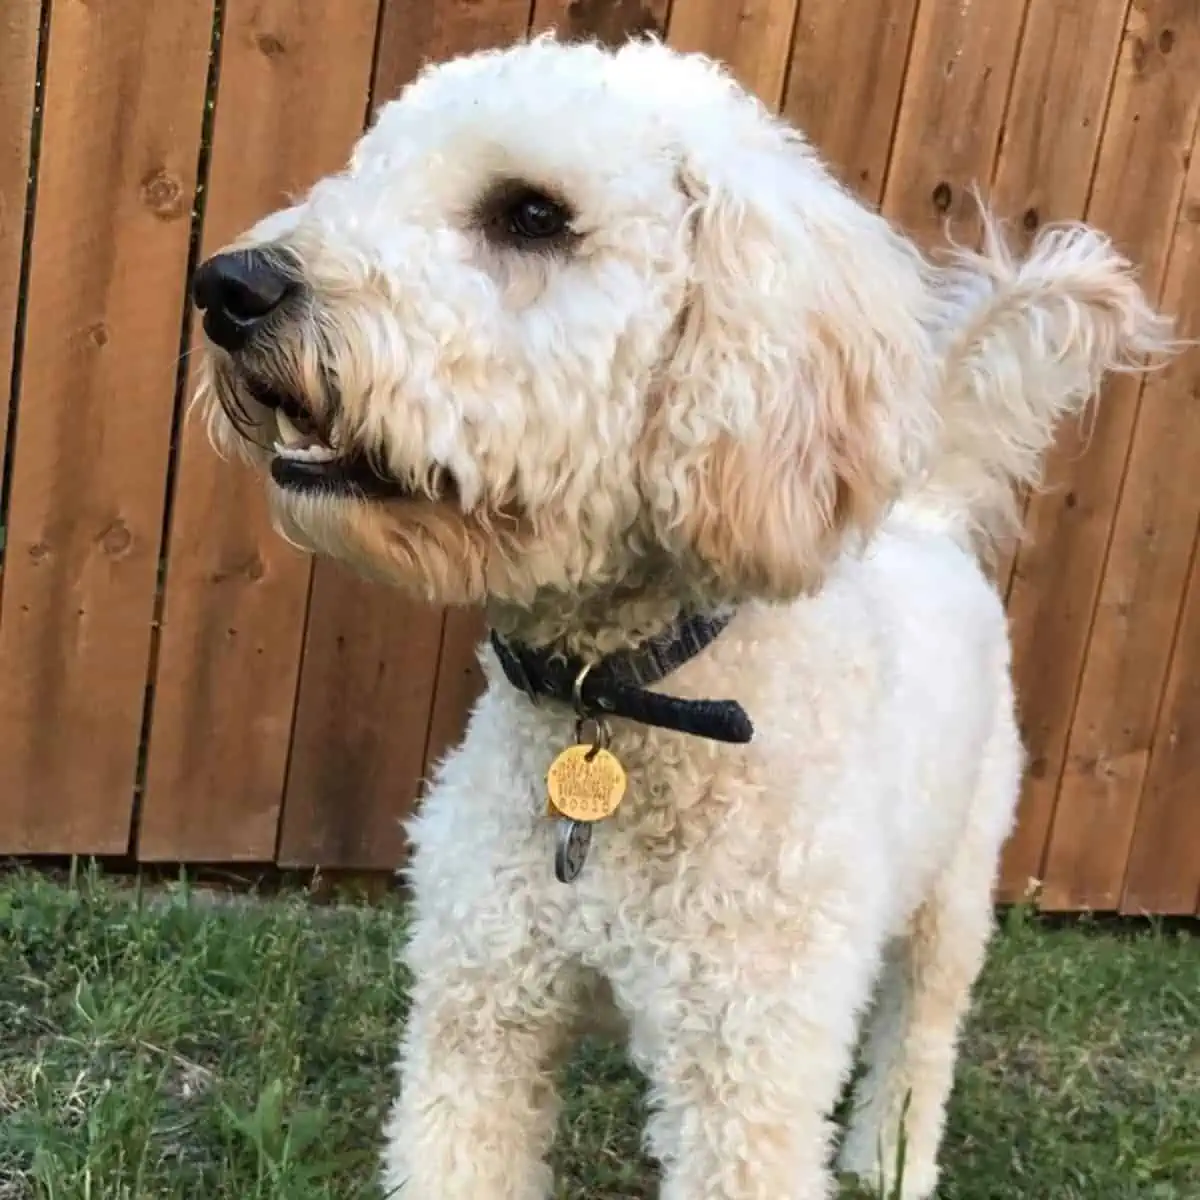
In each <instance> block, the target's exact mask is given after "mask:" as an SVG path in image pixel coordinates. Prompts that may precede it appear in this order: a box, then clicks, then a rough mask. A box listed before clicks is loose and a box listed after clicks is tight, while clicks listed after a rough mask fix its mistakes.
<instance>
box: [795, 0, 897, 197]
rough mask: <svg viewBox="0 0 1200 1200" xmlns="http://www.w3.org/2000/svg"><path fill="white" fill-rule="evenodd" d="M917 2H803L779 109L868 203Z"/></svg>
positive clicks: (880, 169) (876, 187) (886, 149)
mask: <svg viewBox="0 0 1200 1200" xmlns="http://www.w3.org/2000/svg"><path fill="white" fill-rule="evenodd" d="M916 7H917V0H802V3H801V5H800V16H799V20H798V21H797V22H796V32H795V35H794V37H793V39H792V62H791V68H790V70H789V73H788V85H787V94H786V95H785V96H784V100H783V113H784V116H786V117H787V118H788V120H789V121H791V122H793V124H795V125H797V126H799V128H800V129H801V130H803V132H804V133H805V134H806V135H807V136H808V137H809V139H810V140H811V141H812V142H813V143H814V144H815V145H816V146H817V148H818V149H819V150H820V151H821V153H822V154H823V155H824V156H825V158H826V159H827V160H828V162H829V163H830V165H831V166H832V167H833V169H834V170H835V172H836V173H837V174H838V176H839V177H840V178H841V179H842V180H843V181H844V182H846V183H847V184H849V185H850V186H851V187H853V188H855V189H856V190H857V191H858V193H859V194H860V195H861V196H863V197H864V198H865V199H867V200H869V201H871V203H873V204H878V203H879V201H880V199H881V197H882V194H883V181H884V175H885V174H886V171H887V163H888V156H889V153H890V151H891V145H892V132H893V129H894V127H895V122H896V112H897V108H898V105H899V103H900V93H901V89H902V87H903V86H904V68H905V64H906V63H907V60H908V48H909V42H910V40H911V38H912V33H913V20H914V17H915V13H916Z"/></svg>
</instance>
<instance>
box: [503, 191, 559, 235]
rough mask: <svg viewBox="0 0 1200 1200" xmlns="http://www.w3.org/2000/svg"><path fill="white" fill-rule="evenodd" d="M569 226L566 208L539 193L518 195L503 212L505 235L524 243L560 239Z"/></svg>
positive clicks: (530, 192) (531, 192)
mask: <svg viewBox="0 0 1200 1200" xmlns="http://www.w3.org/2000/svg"><path fill="white" fill-rule="evenodd" d="M570 223H571V215H570V213H568V212H567V210H566V208H564V207H563V205H561V204H559V203H558V201H557V200H552V199H551V198H550V197H549V196H547V195H544V194H543V193H541V192H533V191H529V192H522V193H521V194H520V195H518V196H515V197H513V199H512V200H511V201H510V202H509V205H508V212H507V213H506V224H507V226H508V232H509V234H510V235H511V236H512V237H514V238H520V239H522V240H524V241H528V242H543V241H546V240H547V239H549V238H556V237H560V236H561V235H562V234H563V233H565V232H566V231H567V227H568V226H569V225H570Z"/></svg>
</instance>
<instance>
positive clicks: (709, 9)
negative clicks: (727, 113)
mask: <svg viewBox="0 0 1200 1200" xmlns="http://www.w3.org/2000/svg"><path fill="white" fill-rule="evenodd" d="M797 2H798V0H740V3H736V4H732V3H730V2H729V0H674V3H673V4H672V5H671V18H670V21H669V22H668V24H667V41H668V42H669V43H670V44H671V45H672V46H674V47H675V49H677V50H685V51H699V52H700V53H703V54H709V55H712V57H713V58H719V59H721V60H722V61H723V62H724V63H725V64H726V65H727V66H728V67H729V69H730V70H731V71H732V72H733V74H734V75H735V76H737V78H738V80H739V82H740V83H741V84H742V86H743V87H745V88H748V89H749V90H750V91H752V92H754V93H755V95H757V96H758V98H759V99H760V100H761V101H762V102H763V103H764V104H765V105H767V107H768V108H772V109H776V108H778V107H779V103H780V101H781V100H782V99H783V90H784V86H785V84H786V82H787V67H788V54H789V51H790V49H791V43H792V27H793V25H794V24H795V20H796V8H797Z"/></svg>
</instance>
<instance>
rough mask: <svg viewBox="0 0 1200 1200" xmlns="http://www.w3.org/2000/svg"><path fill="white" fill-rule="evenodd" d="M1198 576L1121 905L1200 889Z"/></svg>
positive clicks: (1152, 906)
mask: <svg viewBox="0 0 1200 1200" xmlns="http://www.w3.org/2000/svg"><path fill="white" fill-rule="evenodd" d="M1192 400H1193V403H1195V396H1193V398H1192ZM1198 580H1200V572H1197V571H1196V570H1195V569H1194V568H1193V571H1192V581H1191V586H1190V588H1189V589H1188V596H1187V601H1186V604H1185V607H1184V612H1183V620H1182V622H1181V624H1180V628H1179V637H1178V639H1177V640H1176V650H1175V657H1174V662H1173V663H1172V666H1171V673H1170V677H1169V681H1168V683H1167V692H1166V699H1165V703H1164V704H1163V711H1162V717H1161V723H1160V725H1159V731H1158V736H1157V737H1156V738H1155V742H1154V750H1153V752H1152V754H1151V756H1150V766H1149V770H1148V772H1147V775H1146V788H1145V795H1144V796H1143V798H1142V804H1141V809H1140V811H1139V813H1138V819H1137V827H1136V831H1135V834H1134V838H1133V846H1132V850H1131V852H1130V856H1129V869H1128V872H1127V874H1126V878H1125V890H1124V895H1123V896H1122V898H1121V911H1122V912H1126V913H1160V914H1167V915H1169V914H1179V915H1183V914H1187V913H1190V912H1192V911H1193V910H1194V909H1195V907H1196V898H1197V894H1198V892H1200V586H1197V581H1198Z"/></svg>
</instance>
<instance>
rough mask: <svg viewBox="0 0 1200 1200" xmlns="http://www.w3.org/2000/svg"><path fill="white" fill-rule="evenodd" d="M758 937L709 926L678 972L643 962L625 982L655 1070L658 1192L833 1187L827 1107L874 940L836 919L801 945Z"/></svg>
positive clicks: (700, 1197) (645, 1056) (814, 1193)
mask: <svg viewBox="0 0 1200 1200" xmlns="http://www.w3.org/2000/svg"><path fill="white" fill-rule="evenodd" d="M753 940H754V941H755V942H756V947H755V948H754V949H751V948H749V947H747V946H746V945H745V944H744V943H739V942H738V941H737V940H736V937H735V936H731V934H730V931H728V930H721V931H714V932H713V934H712V935H711V936H709V937H706V938H705V939H703V940H702V941H701V942H700V943H698V944H693V945H692V946H690V947H689V950H690V951H691V953H690V955H689V959H690V966H689V969H688V971H687V973H686V974H685V975H681V976H678V977H665V976H663V975H662V974H658V976H657V978H655V975H654V973H653V972H648V973H647V975H646V976H645V977H644V978H643V979H642V980H640V981H637V984H636V985H635V987H634V988H631V989H621V991H622V992H623V993H624V996H623V1000H622V1003H623V1004H624V1005H626V1006H627V1007H628V1009H629V1011H631V1012H632V1013H633V1014H634V1016H633V1027H632V1028H633V1041H632V1049H633V1056H634V1058H635V1060H636V1061H637V1062H638V1063H639V1065H640V1066H641V1067H642V1069H643V1070H644V1071H645V1072H646V1074H647V1075H648V1076H649V1078H650V1082H651V1099H652V1116H651V1118H650V1123H649V1127H648V1131H647V1132H648V1140H649V1143H650V1148H651V1150H652V1152H653V1153H654V1155H655V1156H656V1157H657V1158H658V1159H659V1160H660V1161H661V1162H662V1164H663V1171H664V1174H663V1186H662V1192H661V1200H828V1198H829V1197H831V1196H832V1195H833V1194H834V1180H833V1175H832V1172H831V1170H830V1167H829V1159H830V1151H831V1142H832V1126H831V1122H830V1116H831V1113H832V1110H833V1107H834V1105H835V1103H836V1101H837V1097H838V1094H839V1092H840V1090H841V1087H842V1084H843V1083H844V1081H845V1079H846V1077H847V1075H848V1073H849V1069H850V1066H851V1062H852V1057H853V1049H854V1040H855V1033H856V1027H857V1014H858V1013H859V1011H860V1010H861V1008H862V1006H863V1004H864V1003H865V999H866V997H867V995H868V994H869V989H870V978H871V973H872V969H871V965H870V963H871V954H870V950H869V948H868V947H867V946H865V945H864V944H863V942H859V943H858V944H855V940H854V934H853V932H852V931H849V930H846V929H844V928H841V929H838V928H834V927H832V926H831V927H830V928H828V929H822V928H818V927H816V926H815V925H814V927H813V928H812V929H811V931H810V932H809V933H808V934H807V936H805V937H804V938H803V942H802V944H800V945H796V946H793V945H790V944H789V942H790V938H789V937H788V936H787V935H786V934H784V935H782V936H781V937H780V938H778V939H775V940H772V939H759V938H755V939H753ZM674 961H675V963H677V964H678V963H679V962H680V961H681V958H680V957H676V958H675V959H674ZM647 982H649V986H648V987H647V986H646V984H647ZM637 993H641V994H640V995H638V994H637ZM635 996H636V999H635Z"/></svg>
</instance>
